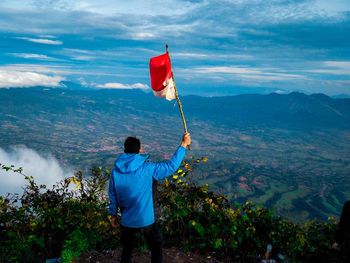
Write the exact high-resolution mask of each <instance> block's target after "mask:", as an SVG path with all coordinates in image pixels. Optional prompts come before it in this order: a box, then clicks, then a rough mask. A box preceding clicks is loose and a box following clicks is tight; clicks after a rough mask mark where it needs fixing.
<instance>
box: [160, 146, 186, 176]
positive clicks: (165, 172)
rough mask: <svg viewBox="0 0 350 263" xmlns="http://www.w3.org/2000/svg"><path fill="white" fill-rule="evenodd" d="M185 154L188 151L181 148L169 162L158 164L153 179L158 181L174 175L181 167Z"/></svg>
mask: <svg viewBox="0 0 350 263" xmlns="http://www.w3.org/2000/svg"><path fill="white" fill-rule="evenodd" d="M185 154H186V149H185V148H184V147H182V146H180V147H179V148H177V150H176V152H175V153H174V155H173V157H172V158H171V159H170V160H169V161H167V162H162V163H156V164H155V169H154V173H153V178H154V179H156V180H157V181H158V180H162V179H164V178H165V177H167V176H169V175H171V174H172V173H174V172H175V171H176V170H177V169H178V168H179V167H180V165H181V162H182V160H183V159H184V157H185Z"/></svg>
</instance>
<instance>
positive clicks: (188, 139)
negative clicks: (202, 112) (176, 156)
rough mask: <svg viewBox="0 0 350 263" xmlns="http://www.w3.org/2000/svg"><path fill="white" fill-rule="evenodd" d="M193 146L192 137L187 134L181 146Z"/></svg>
mask: <svg viewBox="0 0 350 263" xmlns="http://www.w3.org/2000/svg"><path fill="white" fill-rule="evenodd" d="M190 144H191V135H190V134H189V133H188V132H185V134H184V136H183V137H182V142H181V146H183V147H185V148H186V147H187V146H188V145H190Z"/></svg>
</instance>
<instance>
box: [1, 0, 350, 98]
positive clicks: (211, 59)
mask: <svg viewBox="0 0 350 263" xmlns="http://www.w3.org/2000/svg"><path fill="white" fill-rule="evenodd" d="M166 43H168V44H169V51H170V56H171V59H172V64H173V70H174V75H175V81H176V84H177V87H178V90H179V93H180V94H197V95H204V96H217V95H228V94H236V93H240V92H247V91H248V92H249V91H254V92H262V93H263V92H267V91H275V92H281V93H283V92H290V91H303V92H306V93H319V92H322V93H325V94H328V95H336V94H350V1H349V0H332V1H328V0H307V1H306V0H305V1H304V0H295V1H291V0H288V1H287V0H272V1H268V0H249V1H248V0H227V1H221V0H218V1H205V0H204V1H201V0H193V1H185V0H177V1H166V0H165V1H159V0H155V1H146V0H143V1H141V0H130V1H112V0H85V1H79V0H76V1H69V0H2V1H1V2H0V51H1V52H0V88H5V87H30V86H35V85H42V86H56V87H57V86H61V85H62V81H72V82H75V83H79V84H81V85H83V86H87V87H92V88H96V87H97V88H129V89H132V88H141V89H144V90H149V86H150V79H149V69H148V62H149V59H150V58H151V57H152V56H156V55H160V54H162V53H164V52H165V44H166Z"/></svg>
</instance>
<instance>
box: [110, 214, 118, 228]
mask: <svg viewBox="0 0 350 263" xmlns="http://www.w3.org/2000/svg"><path fill="white" fill-rule="evenodd" d="M118 226H119V224H118V222H117V217H116V216H112V227H115V228H117V227H118Z"/></svg>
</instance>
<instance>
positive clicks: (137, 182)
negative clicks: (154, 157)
mask: <svg viewBox="0 0 350 263" xmlns="http://www.w3.org/2000/svg"><path fill="white" fill-rule="evenodd" d="M185 153H186V149H185V148H184V147H182V146H180V147H179V148H178V149H177V151H176V152H175V154H174V156H173V157H172V158H171V160H170V161H167V162H162V163H151V162H146V161H147V160H148V156H146V157H145V156H142V155H139V154H135V153H122V154H121V155H120V156H119V158H118V159H117V160H116V161H115V168H114V170H113V173H112V175H111V179H110V181H109V214H110V215H112V216H115V215H117V207H118V206H119V207H120V210H121V212H122V221H121V224H122V225H123V226H126V227H131V228H138V227H145V226H149V225H151V224H153V223H154V221H155V220H154V210H153V197H152V183H153V178H154V179H155V180H157V181H158V180H161V179H164V178H165V177H167V176H169V175H171V174H172V173H174V172H175V171H176V170H177V169H178V168H179V167H180V164H181V162H182V160H183V158H184V157H185Z"/></svg>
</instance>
